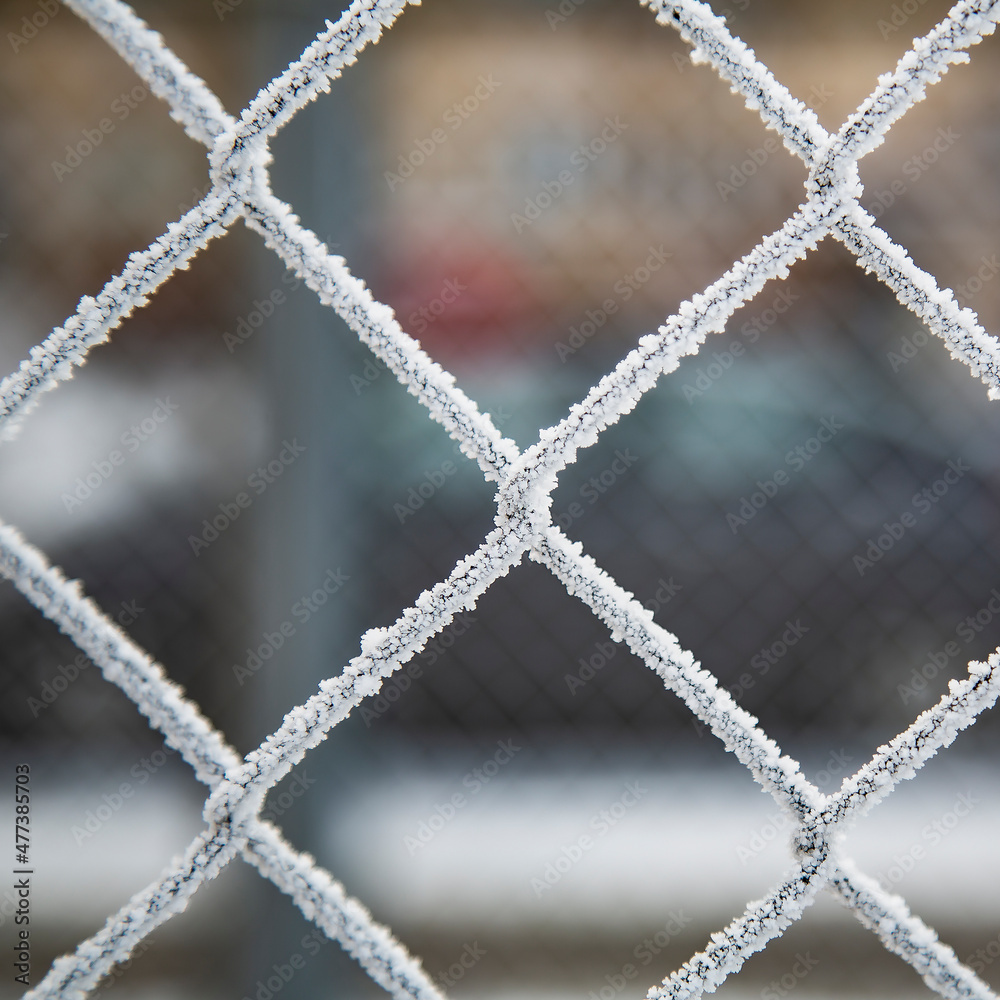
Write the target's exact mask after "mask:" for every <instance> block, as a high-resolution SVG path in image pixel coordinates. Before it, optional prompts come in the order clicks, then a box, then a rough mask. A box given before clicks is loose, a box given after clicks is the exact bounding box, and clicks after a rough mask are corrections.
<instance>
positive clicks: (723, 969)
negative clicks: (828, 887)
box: [646, 864, 825, 1000]
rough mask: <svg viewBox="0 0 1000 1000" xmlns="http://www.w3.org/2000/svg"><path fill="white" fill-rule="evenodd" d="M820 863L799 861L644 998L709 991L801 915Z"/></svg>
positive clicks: (683, 998) (815, 888) (688, 999)
mask: <svg viewBox="0 0 1000 1000" xmlns="http://www.w3.org/2000/svg"><path fill="white" fill-rule="evenodd" d="M822 868H823V866H822V864H819V865H814V864H808V865H803V866H801V867H800V868H799V869H798V870H797V871H795V873H794V874H792V875H791V876H789V877H788V878H786V879H784V880H783V881H782V882H780V883H779V884H778V885H777V886H776V887H775V888H774V889H772V890H771V892H769V893H768V894H767V896H765V897H764V898H763V899H760V900H757V901H755V902H753V903H750V904H748V906H747V908H746V911H745V912H744V913H743V915H742V916H740V917H738V918H737V919H736V920H734V921H733V922H732V923H731V924H730V925H729V926H728V927H727V928H726V929H725V930H724V931H722V932H721V933H719V934H714V935H712V942H711V944H709V946H708V947H707V948H706V949H705V950H704V951H703V952H699V953H698V954H697V955H694V956H692V957H691V958H690V959H688V961H687V962H685V963H684V965H682V966H681V968H679V969H678V970H677V971H676V972H673V973H671V974H670V975H669V976H668V977H667V978H666V979H664V980H663V985H662V987H660V986H652V987H650V989H649V991H648V992H647V993H646V996H647V997H649V1000H668V998H669V1000H696V998H698V997H700V996H702V995H703V994H704V993H714V992H715V991H716V989H718V987H719V986H721V985H722V983H723V982H725V980H726V979H727V978H728V977H729V976H730V975H732V974H733V973H734V972H739V970H740V969H741V968H742V967H743V964H744V962H746V960H747V959H748V958H749V957H750V956H751V955H752V954H754V953H755V952H758V951H760V950H761V949H763V948H764V946H765V945H766V944H767V943H768V941H771V940H773V939H774V938H776V937H778V936H780V935H781V934H782V933H783V932H784V931H785V930H786V929H787V928H788V927H789V926H791V924H792V922H793V921H795V920H797V919H798V918H799V917H800V916H802V913H803V911H804V910H805V908H806V907H807V906H808V905H809V904H810V903H812V902H813V900H814V899H815V898H816V893H817V892H819V890H820V889H821V888H822V887H823V884H824V882H825V876H824V875H823V871H822Z"/></svg>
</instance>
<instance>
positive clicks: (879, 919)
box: [831, 861, 997, 1000]
mask: <svg viewBox="0 0 1000 1000" xmlns="http://www.w3.org/2000/svg"><path fill="white" fill-rule="evenodd" d="M831 881H832V886H833V888H834V890H835V891H836V892H837V893H838V894H839V895H840V898H841V901H842V902H843V903H844V904H845V905H846V906H848V908H849V909H850V910H851V912H852V913H853V914H854V915H855V917H857V919H858V920H859V921H860V922H861V923H862V924H863V925H864V926H865V927H867V928H868V929H869V930H870V931H873V932H874V933H875V934H876V935H877V936H878V938H879V940H880V941H881V942H882V944H883V945H884V946H885V948H886V949H887V950H888V951H891V952H892V953H893V954H895V955H898V956H899V957H900V958H902V959H904V960H905V961H906V962H908V963H909V964H910V965H911V966H912V967H913V968H914V969H915V970H916V971H917V972H918V973H919V974H920V976H921V977H922V978H923V980H924V982H925V983H927V985H928V986H929V987H930V988H931V989H932V990H934V991H935V992H936V993H940V994H941V996H944V997H949V998H952V1000H967V998H974V1000H997V998H996V994H995V993H994V992H993V991H992V990H991V989H990V988H989V987H988V986H987V985H986V984H985V983H984V982H983V981H982V980H981V979H979V977H978V976H976V975H975V973H973V972H972V971H971V969H969V968H968V966H966V965H963V964H962V962H961V961H959V959H958V956H957V955H956V954H955V952H954V951H953V950H952V949H951V948H949V947H948V946H947V945H945V944H942V943H941V942H940V941H939V940H938V936H937V934H936V933H935V932H934V931H933V930H932V929H931V928H930V927H927V926H926V925H925V924H924V923H923V922H922V921H921V920H919V919H918V918H917V917H915V916H914V915H913V914H912V913H910V910H909V907H907V905H906V903H905V902H904V901H903V900H902V899H901V898H900V897H899V896H896V895H892V894H891V893H887V892H885V891H884V890H883V889H882V887H881V886H880V885H879V884H878V883H877V882H876V881H875V880H874V879H872V878H869V877H868V876H867V875H862V874H861V873H860V872H858V871H857V870H856V869H855V868H854V865H853V863H852V862H850V861H841V862H840V868H839V870H838V871H837V872H836V873H835V874H834V875H833V877H832V880H831Z"/></svg>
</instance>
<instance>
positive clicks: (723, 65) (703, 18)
mask: <svg viewBox="0 0 1000 1000" xmlns="http://www.w3.org/2000/svg"><path fill="white" fill-rule="evenodd" d="M641 2H642V3H644V4H645V5H646V6H648V7H649V8H650V9H651V10H654V11H656V21H657V23H658V24H669V25H671V26H672V27H674V28H676V29H677V31H678V33H679V34H680V36H681V38H683V39H684V41H685V42H687V43H688V44H689V45H691V46H692V53H691V61H692V62H694V63H700V62H707V63H710V64H711V65H712V68H713V69H715V71H716V72H717V73H718V74H719V76H721V77H722V79H723V80H725V81H726V82H727V83H728V84H730V86H731V89H732V90H733V91H734V92H735V93H739V94H742V95H743V98H744V101H745V103H746V106H747V107H748V108H750V110H751V111H756V112H758V113H759V114H760V117H761V118H762V119H763V121H764V124H765V125H766V126H767V127H768V128H772V129H774V130H775V131H776V132H778V133H779V134H780V135H781V137H782V139H783V140H784V143H785V145H786V146H787V147H788V148H789V149H790V150H791V151H792V152H793V153H794V154H795V155H796V156H798V157H800V158H801V159H803V160H804V161H805V162H806V163H807V164H809V163H811V162H812V159H813V157H814V155H815V154H816V151H817V150H818V149H820V148H821V147H823V146H824V145H825V144H826V142H827V141H828V139H829V136H828V135H827V132H826V129H824V128H823V126H822V125H820V123H819V119H818V118H817V117H816V112H815V111H813V110H812V108H809V107H806V105H805V104H803V103H802V101H800V100H798V99H797V98H794V97H792V95H791V94H790V93H789V92H788V90H787V89H786V88H785V87H784V86H783V85H782V84H781V83H779V82H778V81H777V80H776V79H775V78H774V76H773V75H772V73H771V71H770V70H769V69H768V68H767V67H766V66H765V65H764V64H763V63H761V62H760V61H759V60H758V59H757V57H756V56H755V55H754V52H753V49H751V48H748V47H747V45H746V43H745V42H744V41H743V40H742V39H740V38H734V37H733V36H732V35H731V34H730V33H729V29H728V28H727V27H726V22H725V20H723V18H721V17H719V16H718V15H717V14H715V13H714V12H713V11H712V8H711V7H709V6H708V4H706V3H700V2H698V0H678V2H676V3H672V2H671V0H641Z"/></svg>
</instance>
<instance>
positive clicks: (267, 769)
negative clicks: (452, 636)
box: [205, 529, 528, 823]
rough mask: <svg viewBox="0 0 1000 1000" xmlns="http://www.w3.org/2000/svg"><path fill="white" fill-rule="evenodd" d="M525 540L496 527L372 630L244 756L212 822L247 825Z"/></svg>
mask: <svg viewBox="0 0 1000 1000" xmlns="http://www.w3.org/2000/svg"><path fill="white" fill-rule="evenodd" d="M527 547H528V543H527V542H526V541H523V540H521V539H519V538H516V537H515V536H514V535H513V533H512V532H502V531H499V530H497V529H494V530H493V531H491V532H490V534H489V535H487V537H486V540H485V541H484V542H483V543H482V544H481V545H480V546H479V548H478V549H476V551H475V552H473V553H472V555H470V556H468V557H467V558H465V559H461V560H459V562H458V563H457V564H456V566H455V568H454V569H453V570H452V572H451V574H450V575H449V576H448V578H447V579H446V580H443V581H441V582H440V583H438V584H435V586H434V587H433V588H431V589H430V590H425V591H424V592H423V593H422V594H421V595H420V597H419V598H417V601H416V603H415V604H414V606H413V607H411V608H407V610H406V611H404V612H403V614H402V615H400V617H399V618H397V619H396V621H395V622H394V623H393V624H392V625H391V626H390V627H389V628H373V629H369V630H368V631H367V632H366V633H365V634H364V635H363V636H362V638H361V655H360V656H356V657H354V659H353V660H351V662H350V663H349V664H348V665H347V667H346V668H345V669H344V671H343V673H341V674H340V675H339V676H337V677H333V678H330V679H328V680H325V681H322V682H321V683H320V686H319V687H320V690H319V692H318V693H317V694H314V695H313V696H312V697H311V698H309V700H308V701H306V702H305V703H303V704H302V705H298V706H297V707H295V708H293V709H292V710H291V711H290V712H289V713H288V714H287V715H286V716H285V719H284V722H283V723H282V725H281V727H280V728H279V729H277V730H276V731H275V732H274V733H272V734H271V735H270V736H268V738H267V739H266V740H265V741H264V742H263V743H262V744H261V745H260V746H259V747H258V748H257V749H256V750H253V751H251V752H250V753H249V754H247V758H246V763H245V764H243V765H242V766H241V767H240V768H239V769H238V770H237V771H235V772H234V773H232V774H227V776H226V780H225V781H224V782H223V783H222V784H221V785H220V786H219V787H218V788H217V789H216V790H215V791H214V792H213V793H212V795H211V796H210V798H209V800H208V802H207V803H206V805H205V819H206V821H207V822H209V823H212V822H219V821H221V820H222V819H224V818H227V817H233V818H234V819H235V821H236V822H238V823H245V822H248V821H249V820H250V818H251V816H252V815H255V814H256V812H257V810H258V809H259V803H260V801H261V800H262V799H263V796H264V794H265V793H266V792H267V790H268V788H270V787H271V786H272V785H274V784H275V783H276V782H277V781H279V780H280V779H281V778H282V777H284V775H286V774H287V773H288V772H289V771H290V770H291V769H292V767H294V766H295V764H296V763H298V762H299V761H300V760H301V759H302V758H303V757H304V756H305V753H306V751H307V750H309V749H310V748H312V747H314V746H317V745H318V744H319V743H321V742H322V741H323V740H325V739H326V734H327V733H328V732H329V730H330V729H331V728H332V727H333V726H335V725H337V723H338V722H341V721H342V720H343V719H345V718H347V716H348V715H349V714H350V712H351V711H352V710H353V709H354V708H355V707H357V706H358V705H359V704H360V703H361V701H362V700H363V699H364V698H367V697H368V696H369V695H374V694H377V693H378V692H379V691H380V690H381V687H382V681H383V679H384V678H386V677H388V676H390V675H391V674H392V673H393V672H394V671H396V670H398V669H399V667H400V666H401V665H402V664H404V663H406V662H407V661H408V660H409V659H410V658H411V657H412V656H414V655H415V654H416V653H417V652H419V651H420V650H421V649H423V647H424V645H425V644H426V642H427V640H428V639H429V638H431V637H432V636H433V635H436V634H437V633H438V632H440V631H441V629H443V628H445V627H446V626H447V625H448V624H449V623H450V622H451V621H452V620H453V618H454V616H455V615H456V614H458V613H459V612H461V611H464V610H471V609H472V608H473V607H475V603H476V600H477V599H478V598H479V597H480V596H481V595H482V594H483V593H484V592H485V591H486V589H487V587H489V585H490V584H491V583H493V582H494V581H495V580H497V579H499V578H500V577H501V576H504V575H506V574H507V573H508V572H510V570H511V569H512V568H513V567H514V566H515V565H516V564H517V563H518V562H519V561H520V559H521V557H522V555H523V554H524V552H525V550H526V549H527Z"/></svg>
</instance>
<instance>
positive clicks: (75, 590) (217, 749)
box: [0, 522, 436, 998]
mask: <svg viewBox="0 0 1000 1000" xmlns="http://www.w3.org/2000/svg"><path fill="white" fill-rule="evenodd" d="M0 573H2V574H3V575H4V576H6V577H7V578H8V579H10V580H11V582H12V583H14V585H15V586H16V587H17V589H18V590H20V591H21V593H22V594H24V596H25V597H27V598H28V600H29V601H31V603H32V604H34V605H35V607H37V608H38V610H39V611H41V612H42V614H44V615H45V616H46V617H47V618H49V619H50V620H52V621H53V622H55V623H56V624H57V625H58V626H59V628H60V629H61V630H62V631H63V632H64V633H65V634H66V635H68V636H69V637H70V638H71V639H72V640H73V641H74V642H75V643H76V645H77V646H78V647H79V648H80V649H81V650H83V651H84V652H85V653H86V654H87V655H88V656H89V657H90V658H91V659H92V660H93V661H94V663H96V664H97V665H98V667H99V668H100V669H101V671H102V673H103V674H104V676H105V677H106V678H107V679H108V680H109V681H111V682H112V683H114V684H116V685H117V686H118V687H120V688H121V689H122V691H124V692H125V694H126V695H127V696H128V697H129V698H130V699H131V700H132V701H133V702H134V703H135V705H136V707H137V708H138V709H139V710H140V711H141V712H142V713H143V714H144V715H145V716H146V717H147V718H148V719H149V720H150V722H151V723H152V724H153V725H155V726H156V727H157V728H158V729H159V730H160V731H161V732H162V733H163V734H164V737H165V738H166V741H167V743H168V744H170V745H171V746H173V747H175V748H176V749H177V750H178V751H179V752H180V753H181V755H182V756H183V757H184V759H185V760H186V761H187V762H188V763H189V764H190V765H191V767H192V769H193V770H194V771H195V774H196V775H197V776H198V778H199V780H201V781H202V782H204V783H205V784H207V785H209V787H210V788H211V787H215V786H217V785H218V783H219V781H220V780H221V777H222V775H223V773H224V772H225V771H226V770H228V769H235V768H237V767H238V766H239V765H240V764H241V763H242V761H241V759H240V757H239V756H238V754H237V753H236V752H235V751H234V750H233V749H232V748H231V747H229V746H228V745H227V744H226V743H225V741H224V740H223V739H222V737H221V735H220V734H219V733H218V731H217V730H215V729H213V728H212V726H211V724H210V723H209V722H208V721H207V720H206V719H205V718H204V717H203V716H202V715H201V713H200V711H199V710H198V707H197V706H196V705H194V704H193V703H191V702H190V701H188V700H187V699H186V698H184V696H183V693H182V692H181V690H180V688H178V687H177V685H175V684H173V683H172V682H171V681H170V680H169V679H168V678H167V677H166V676H165V674H164V673H163V669H162V667H160V665H159V664H157V663H155V662H153V661H152V660H150V659H149V657H148V656H147V655H146V654H145V653H144V652H143V651H142V650H141V649H139V648H138V647H137V646H136V645H135V644H134V643H133V642H132V640H131V639H129V637H128V636H127V635H126V634H125V633H124V632H122V630H121V629H119V628H118V627H117V626H115V625H114V624H112V623H111V622H110V621H109V620H108V619H107V617H106V616H105V615H103V614H102V613H101V612H100V610H99V609H98V608H97V607H96V606H95V605H94V604H93V603H92V602H91V601H90V600H88V599H87V598H86V597H84V596H83V595H82V594H81V592H80V585H79V583H78V581H67V580H66V579H65V578H64V577H63V576H62V574H61V573H60V572H59V571H58V570H57V569H54V568H53V567H51V566H49V565H48V563H47V562H46V560H45V557H44V556H43V555H42V554H41V553H40V552H38V550H37V549H35V548H33V547H32V546H30V545H29V544H28V543H27V542H25V541H24V540H23V539H22V538H21V536H20V535H19V534H18V533H17V532H16V531H14V529H12V528H10V527H9V526H7V525H4V524H3V523H2V522H0ZM208 837H209V834H207V833H206V834H204V835H202V840H201V841H196V842H195V845H194V847H193V848H192V850H194V855H193V857H205V856H206V855H205V854H204V852H203V851H202V850H201V848H199V847H198V846H197V845H198V844H199V843H202V844H204V843H205V842H207V839H206V838H208ZM229 856H231V852H230V855H229ZM279 859H280V862H281V863H282V864H286V865H287V864H293V865H294V867H295V868H296V870H297V871H298V872H299V877H300V879H304V880H305V883H306V884H309V885H311V886H312V887H313V888H312V893H311V897H310V898H311V899H312V900H313V903H312V905H313V908H314V909H315V911H316V913H317V914H319V915H320V916H322V918H323V919H322V921H319V923H320V926H322V927H323V929H324V930H327V929H328V928H334V929H335V930H336V931H337V933H336V934H335V935H331V937H334V939H336V940H339V941H341V943H342V944H343V945H344V947H345V949H346V950H347V951H348V952H349V953H350V954H352V955H354V956H355V957H356V958H358V959H359V961H361V964H362V966H363V967H364V968H365V969H366V971H368V972H369V974H370V975H372V976H373V977H374V978H376V979H378V981H379V982H383V980H384V981H385V982H383V985H385V983H390V984H391V985H392V988H390V987H389V986H387V988H389V989H390V992H392V993H393V995H394V996H397V997H408V998H411V997H412V998H420V997H428V996H431V995H436V991H435V990H434V988H433V986H432V985H431V983H430V981H429V980H428V979H427V977H426V975H425V974H424V973H423V972H422V970H420V969H419V965H418V964H417V963H415V962H414V960H413V959H412V958H410V956H409V955H408V954H407V952H406V949H405V948H403V946H402V945H401V944H399V943H398V942H397V941H395V940H394V939H393V938H392V937H391V935H390V934H389V932H388V931H387V930H386V929H385V928H382V927H379V926H378V925H376V924H375V923H374V922H373V921H371V918H370V915H368V913H367V911H366V910H365V909H364V907H362V906H361V904H360V903H358V902H357V901H356V900H353V899H350V898H348V897H345V895H344V892H343V889H342V888H341V886H340V885H339V884H338V883H336V882H334V881H333V880H332V879H331V878H330V877H329V876H327V875H325V873H320V872H318V871H317V870H316V869H315V867H314V866H313V864H312V862H311V860H310V859H309V858H308V857H307V856H306V855H299V854H297V853H296V852H294V851H293V850H292V849H291V848H290V847H289V846H288V845H287V844H285V843H284V842H283V841H281V840H280V838H278V837H277V835H276V834H275V833H273V832H271V833H268V835H267V837H266V838H265V842H264V843H263V844H262V845H261V847H260V849H259V850H258V851H256V852H255V854H254V856H253V858H250V857H248V860H251V861H253V863H254V864H256V865H258V867H260V865H261V864H264V865H267V866H269V870H270V871H278V870H279V868H276V867H275V866H276V865H278V860H279ZM222 863H223V864H224V863H225V862H222ZM208 877H212V876H211V875H209V874H207V873H200V874H199V882H198V884H200V882H201V881H204V879H205V878H208ZM174 880H175V873H168V874H166V875H165V876H163V877H162V878H161V879H160V880H158V881H157V882H154V883H153V885H152V886H150V887H149V888H148V889H146V890H144V891H143V893H141V894H140V896H139V897H137V899H145V900H158V899H162V898H164V894H165V893H167V890H168V889H169V887H170V886H171V885H173V883H174ZM287 881H288V880H287V878H285V877H284V876H283V877H282V883H283V884H284V883H287ZM280 887H282V885H279V888H280ZM191 891H192V892H193V891H194V889H193V888H192V890H191ZM167 894H169V893H167ZM296 901H297V902H299V905H300V906H301V905H302V903H301V902H300V901H298V900H296ZM136 905H138V904H137V903H136V902H135V900H133V902H132V903H130V904H129V906H128V907H126V908H125V909H124V910H122V911H121V912H120V913H119V914H117V915H116V916H115V917H113V918H111V919H110V920H109V921H108V923H107V925H106V927H105V929H104V931H103V932H102V933H101V934H100V935H98V936H97V937H95V938H92V939H90V940H89V941H87V942H84V945H82V946H81V948H80V949H78V952H77V955H76V959H77V963H76V964H73V963H72V962H70V961H69V960H61V961H63V964H62V965H61V966H60V970H61V971H60V972H59V974H58V975H57V977H56V978H55V979H53V980H50V979H48V977H47V979H46V981H45V989H44V991H43V992H41V993H39V994H38V995H39V996H43V995H45V996H48V995H53V996H55V995H58V991H59V990H60V989H62V988H64V987H65V986H66V985H68V984H69V983H70V982H71V981H73V982H75V981H76V980H77V979H80V978H81V977H82V976H83V970H84V969H85V968H86V967H87V966H88V964H89V963H88V961H87V959H86V956H90V955H95V954H100V955H101V956H102V958H101V966H100V969H101V970H103V971H99V972H98V973H97V975H98V979H99V978H100V976H102V975H104V974H106V972H107V971H108V970H109V969H110V968H111V967H112V966H113V965H114V964H115V963H117V962H120V961H122V960H124V959H125V958H127V957H128V954H129V953H130V952H131V950H132V949H133V948H134V947H135V945H136V943H137V942H138V940H140V939H141V936H142V935H139V936H138V937H137V936H136V933H137V932H136V930H135V928H136V926H137V924H136V922H135V919H134V910H135V906H136ZM150 905H152V904H150ZM175 912H178V910H177V908H167V909H162V908H157V907H154V910H151V911H150V917H149V920H151V921H152V923H148V922H147V924H144V925H143V926H148V927H149V929H152V927H153V926H154V925H155V924H159V923H162V922H163V921H164V920H166V919H167V917H169V916H171V915H172V914H173V913H175ZM372 941H377V942H380V943H381V944H382V945H383V946H384V947H382V948H381V950H380V951H372V950H370V949H366V948H365V947H363V946H362V945H363V944H364V943H365V942H372ZM122 949H126V950H122ZM81 959H82V962H81ZM366 962H367V964H366ZM387 962H388V968H389V970H390V971H392V970H395V969H397V968H399V969H402V970H407V971H406V975H404V976H396V975H395V974H393V975H388V973H387V972H386V968H387V965H386V963H387ZM67 977H68V978H67ZM380 977H381V978H380ZM95 982H96V980H95ZM36 989H37V990H42V984H39V986H38V987H36ZM50 990H55V992H52V993H50V992H49V991H50ZM428 991H429V992H428Z"/></svg>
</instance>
